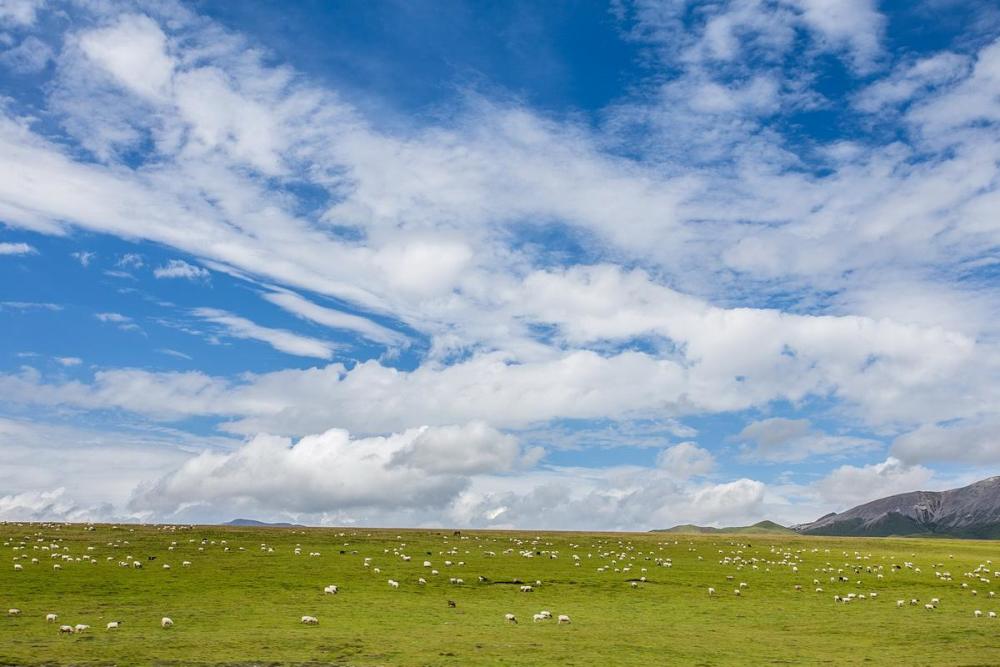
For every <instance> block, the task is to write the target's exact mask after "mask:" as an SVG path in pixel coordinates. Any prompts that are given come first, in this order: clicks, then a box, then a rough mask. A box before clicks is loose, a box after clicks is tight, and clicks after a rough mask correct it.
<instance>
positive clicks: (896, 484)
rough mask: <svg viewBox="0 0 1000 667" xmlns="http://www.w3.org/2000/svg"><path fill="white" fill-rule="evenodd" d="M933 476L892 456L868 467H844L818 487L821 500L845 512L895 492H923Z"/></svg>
mask: <svg viewBox="0 0 1000 667" xmlns="http://www.w3.org/2000/svg"><path fill="white" fill-rule="evenodd" d="M933 475H934V473H933V471H931V470H930V469H928V468H925V467H923V466H919V465H914V466H910V465H907V464H905V463H903V462H902V461H900V460H899V459H897V458H894V457H891V456H890V457H889V458H887V459H886V460H885V461H883V462H881V463H873V464H871V465H865V466H852V465H843V466H840V467H839V468H836V469H834V470H833V472H831V473H830V474H829V475H827V476H826V477H824V478H823V479H822V480H820V481H819V482H817V483H816V484H815V487H814V488H815V490H816V492H817V493H818V494H819V496H820V498H821V499H823V500H824V501H825V502H827V503H835V504H836V505H837V506H839V507H841V508H842V509H850V508H851V507H853V506H855V505H860V504H861V503H866V502H869V501H871V500H876V499H878V498H883V497H885V496H891V495H893V494H896V493H906V492H908V491H917V490H920V489H921V487H922V485H924V484H926V483H927V482H928V481H929V480H930V479H931V478H932V477H933Z"/></svg>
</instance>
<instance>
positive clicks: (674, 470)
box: [656, 442, 715, 479]
mask: <svg viewBox="0 0 1000 667" xmlns="http://www.w3.org/2000/svg"><path fill="white" fill-rule="evenodd" d="M656 465H657V466H659V467H660V468H663V469H664V470H666V471H667V472H669V473H670V474H671V475H674V476H676V477H678V478H680V479H687V478H689V477H695V476H700V475H707V474H708V473H710V472H712V469H713V468H715V457H714V456H712V453H711V452H710V451H708V450H707V449H702V448H701V447H699V446H698V445H696V444H695V443H693V442H682V443H680V444H678V445H674V446H672V447H667V448H666V449H664V450H663V451H662V452H660V453H659V455H657V457H656Z"/></svg>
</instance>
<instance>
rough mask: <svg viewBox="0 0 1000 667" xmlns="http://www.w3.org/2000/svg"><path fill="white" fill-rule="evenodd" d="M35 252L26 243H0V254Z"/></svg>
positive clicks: (28, 253) (30, 253)
mask: <svg viewBox="0 0 1000 667" xmlns="http://www.w3.org/2000/svg"><path fill="white" fill-rule="evenodd" d="M36 252H38V251H37V250H35V249H34V248H33V247H32V246H30V245H28V244H27V243H0V255H33V254H35V253H36Z"/></svg>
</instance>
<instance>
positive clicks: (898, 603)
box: [896, 600, 906, 607]
mask: <svg viewBox="0 0 1000 667" xmlns="http://www.w3.org/2000/svg"><path fill="white" fill-rule="evenodd" d="M896 606H897V607H905V606H906V600H896Z"/></svg>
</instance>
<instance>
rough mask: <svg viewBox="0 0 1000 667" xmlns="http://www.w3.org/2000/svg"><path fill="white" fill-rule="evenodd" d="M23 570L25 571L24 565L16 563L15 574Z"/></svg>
mask: <svg viewBox="0 0 1000 667" xmlns="http://www.w3.org/2000/svg"><path fill="white" fill-rule="evenodd" d="M23 569H24V566H23V565H21V564H20V563H14V571H15V572H20V571H21V570H23Z"/></svg>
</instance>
